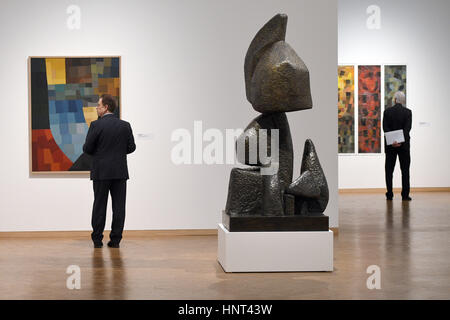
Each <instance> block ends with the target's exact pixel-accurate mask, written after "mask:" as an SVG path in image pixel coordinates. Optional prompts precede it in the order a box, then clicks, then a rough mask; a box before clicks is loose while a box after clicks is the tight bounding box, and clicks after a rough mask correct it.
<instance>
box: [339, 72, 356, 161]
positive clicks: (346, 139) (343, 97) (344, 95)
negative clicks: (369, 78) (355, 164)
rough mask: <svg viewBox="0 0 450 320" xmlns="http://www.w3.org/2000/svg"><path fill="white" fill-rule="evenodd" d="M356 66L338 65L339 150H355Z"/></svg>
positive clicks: (348, 151) (340, 151) (350, 151)
mask: <svg viewBox="0 0 450 320" xmlns="http://www.w3.org/2000/svg"><path fill="white" fill-rule="evenodd" d="M354 101H355V68H354V67H353V66H339V67H338V152H339V153H354V152H355V102H354Z"/></svg>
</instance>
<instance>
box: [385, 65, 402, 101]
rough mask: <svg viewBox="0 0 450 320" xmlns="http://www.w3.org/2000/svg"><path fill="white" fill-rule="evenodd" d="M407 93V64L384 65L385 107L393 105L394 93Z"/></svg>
mask: <svg viewBox="0 0 450 320" xmlns="http://www.w3.org/2000/svg"><path fill="white" fill-rule="evenodd" d="M397 91H402V92H403V93H404V94H405V95H406V66H404V65H403V66H384V108H385V109H386V108H389V107H392V106H393V98H394V94H395V93H396V92H397Z"/></svg>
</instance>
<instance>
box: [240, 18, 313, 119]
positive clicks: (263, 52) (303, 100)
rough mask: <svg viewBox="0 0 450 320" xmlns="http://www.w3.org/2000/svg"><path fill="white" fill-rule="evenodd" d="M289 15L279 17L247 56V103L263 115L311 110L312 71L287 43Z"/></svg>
mask: <svg viewBox="0 0 450 320" xmlns="http://www.w3.org/2000/svg"><path fill="white" fill-rule="evenodd" d="M286 25H287V16H286V15H285V14H277V15H276V16H274V17H273V18H272V19H271V20H269V22H267V23H266V24H265V25H264V26H263V27H262V28H261V30H259V31H258V33H257V34H256V36H255V37H254V38H253V41H252V42H251V44H250V46H249V48H248V50H247V54H246V56H245V64H244V73H245V89H246V95H247V100H248V101H249V102H250V103H251V104H252V106H253V108H254V109H255V110H256V111H258V112H261V113H271V112H289V111H297V110H303V109H311V108H312V99H311V89H310V83H309V71H308V68H307V67H306V65H305V63H304V62H303V61H302V59H301V58H300V57H299V56H298V55H297V53H296V52H295V51H294V49H292V48H291V46H290V45H289V44H287V43H286V42H285V41H284V40H285V36H286Z"/></svg>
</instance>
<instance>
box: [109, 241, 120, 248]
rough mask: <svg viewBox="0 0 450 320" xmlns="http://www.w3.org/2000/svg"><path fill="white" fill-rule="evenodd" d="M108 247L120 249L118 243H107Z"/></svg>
mask: <svg viewBox="0 0 450 320" xmlns="http://www.w3.org/2000/svg"><path fill="white" fill-rule="evenodd" d="M108 247H110V248H120V246H119V244H118V243H114V242H112V241H109V242H108Z"/></svg>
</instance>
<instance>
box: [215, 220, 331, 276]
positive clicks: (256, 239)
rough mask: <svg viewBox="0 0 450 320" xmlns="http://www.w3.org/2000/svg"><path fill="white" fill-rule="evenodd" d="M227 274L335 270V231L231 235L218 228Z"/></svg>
mask: <svg viewBox="0 0 450 320" xmlns="http://www.w3.org/2000/svg"><path fill="white" fill-rule="evenodd" d="M218 261H219V263H220V265H221V266H222V268H223V269H224V270H225V272H282V271H285V272H288V271H290V272H294V271H333V232H332V231H329V230H328V231H314V232H229V231H228V230H227V229H225V227H224V226H223V224H219V226H218Z"/></svg>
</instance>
